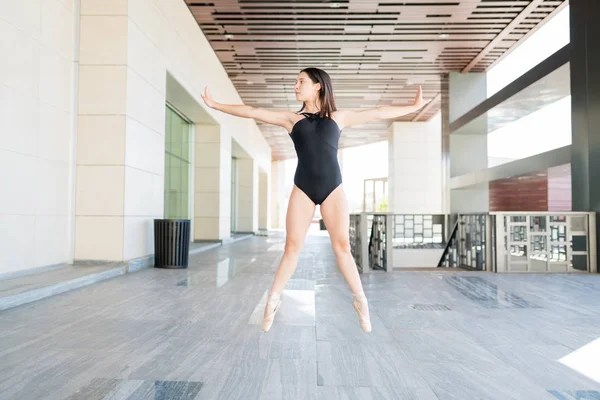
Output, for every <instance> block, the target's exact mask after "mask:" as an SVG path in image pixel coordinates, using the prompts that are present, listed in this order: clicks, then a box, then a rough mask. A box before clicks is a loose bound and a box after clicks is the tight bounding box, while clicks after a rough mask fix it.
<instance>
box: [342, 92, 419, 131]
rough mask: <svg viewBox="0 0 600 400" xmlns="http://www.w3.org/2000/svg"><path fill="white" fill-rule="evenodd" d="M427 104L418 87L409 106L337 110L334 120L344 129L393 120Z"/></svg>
mask: <svg viewBox="0 0 600 400" xmlns="http://www.w3.org/2000/svg"><path fill="white" fill-rule="evenodd" d="M427 103H428V102H426V101H424V100H423V93H422V90H421V86H419V89H418V90H417V95H416V96H415V101H414V103H413V104H411V105H409V106H383V107H377V108H371V109H368V110H362V111H353V110H339V111H337V112H336V119H337V120H338V121H339V122H340V123H341V124H343V126H344V127H346V126H351V125H358V124H362V123H364V122H369V121H374V120H378V119H393V118H398V117H401V116H403V115H408V114H411V113H413V112H415V111H418V110H419V109H421V108H422V107H423V106H424V105H425V104H427Z"/></svg>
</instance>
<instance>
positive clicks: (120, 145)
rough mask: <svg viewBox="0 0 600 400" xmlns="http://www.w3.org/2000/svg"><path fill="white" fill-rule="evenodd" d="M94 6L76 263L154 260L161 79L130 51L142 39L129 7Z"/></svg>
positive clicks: (160, 198)
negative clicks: (149, 257)
mask: <svg viewBox="0 0 600 400" xmlns="http://www.w3.org/2000/svg"><path fill="white" fill-rule="evenodd" d="M94 4H95V3H94ZM94 4H88V3H84V4H82V8H81V41H80V50H81V55H80V57H81V58H80V69H79V77H80V81H79V82H80V86H79V100H78V101H79V104H78V107H79V113H78V124H79V129H78V143H77V178H76V202H75V259H79V260H80V259H93V260H117V261H119V260H128V259H133V258H139V257H143V256H148V255H151V254H152V253H153V251H154V250H153V227H152V220H153V219H154V218H160V217H161V216H162V215H163V204H164V151H165V143H164V142H165V137H164V133H165V87H166V76H165V74H149V73H148V68H147V61H146V58H145V55H144V54H141V52H139V51H136V50H137V49H142V48H148V46H147V39H146V38H145V37H144V36H143V35H142V34H141V33H140V32H139V31H138V30H137V27H136V26H135V24H132V23H131V21H130V20H129V17H128V15H127V11H128V6H127V5H128V2H127V0H113V1H111V2H110V4H104V3H103V5H102V6H101V7H96V6H94ZM155 67H156V68H160V65H158V66H157V65H155Z"/></svg>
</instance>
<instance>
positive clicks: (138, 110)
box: [76, 0, 270, 259]
mask: <svg viewBox="0 0 600 400" xmlns="http://www.w3.org/2000/svg"><path fill="white" fill-rule="evenodd" d="M124 3H125V6H124ZM82 14H83V16H82V41H81V42H82V44H81V48H82V80H81V81H82V89H81V97H80V101H81V104H82V110H81V114H90V113H93V114H95V115H94V116H95V117H98V118H99V119H101V120H112V119H114V118H118V119H121V120H124V121H125V128H124V129H125V130H124V133H119V132H118V131H114V132H113V133H112V134H114V135H123V136H124V138H125V141H124V142H123V141H121V142H120V143H121V145H119V146H117V147H124V150H123V153H124V155H125V159H124V161H122V162H121V165H119V166H112V165H110V167H109V164H108V162H107V161H106V160H104V161H102V162H103V164H102V165H101V166H98V165H95V166H93V167H91V166H90V167H89V168H94V169H100V170H101V171H102V172H101V173H100V174H101V175H104V176H107V181H106V183H107V186H106V188H108V189H109V191H110V192H111V193H114V194H115V195H116V198H117V199H120V200H115V201H114V202H113V203H105V202H103V203H102V204H103V206H102V207H103V208H101V209H99V210H91V211H93V216H92V213H91V212H90V210H87V209H86V205H82V206H81V208H78V228H79V227H80V226H81V227H82V230H81V232H82V235H79V233H78V235H77V242H76V245H77V250H78V252H77V253H76V255H77V257H78V258H109V259H115V258H116V259H120V258H124V259H130V258H136V257H142V256H145V255H149V254H151V253H152V251H153V248H152V223H151V222H152V220H153V219H154V218H160V217H162V214H163V182H164V177H163V170H164V165H163V164H164V161H163V157H162V154H163V153H164V123H165V122H164V106H165V99H166V91H167V88H166V74H167V71H168V72H169V73H170V74H171V75H173V77H174V78H175V79H176V81H177V82H179V83H180V84H181V85H182V86H183V87H184V88H185V89H186V90H187V91H188V92H189V93H190V94H191V96H192V97H194V98H196V99H200V93H201V92H203V90H204V87H205V85H207V84H210V85H212V86H213V93H214V95H215V99H216V100H217V101H221V102H225V103H238V104H239V103H240V102H241V100H240V99H239V96H238V95H237V92H236V91H235V89H234V88H233V86H232V84H231V82H230V81H229V79H228V77H227V75H226V73H225V72H224V70H223V69H222V67H221V65H220V62H219V61H218V59H217V57H216V55H215V54H214V52H213V51H212V48H211V47H210V45H209V43H208V42H207V41H206V39H205V38H204V36H203V35H202V33H201V30H200V28H199V27H198V25H197V23H196V21H195V20H194V18H193V17H192V15H191V14H190V12H189V10H188V9H187V7H186V5H185V3H184V2H182V1H178V0H161V1H151V0H128V1H125V0H122V1H119V0H113V1H111V2H100V1H97V0H84V1H83V3H82ZM107 26H109V27H110V29H108V30H107V29H106V27H107ZM83 54H89V56H88V57H84V55H83ZM200 101H201V100H200ZM208 111H209V113H211V114H212V116H213V117H214V119H215V120H216V121H217V122H218V123H220V133H219V135H220V139H219V143H212V146H213V147H214V146H216V147H217V148H215V149H213V150H215V151H214V152H213V151H211V150H209V147H210V146H211V144H208V143H204V145H203V146H200V147H198V146H197V147H196V150H197V152H196V156H197V157H196V159H197V160H199V161H198V162H199V163H200V164H197V165H196V167H197V168H196V169H195V171H194V172H195V180H194V184H195V192H196V194H197V195H199V196H201V197H202V199H199V200H202V201H206V207H205V206H204V203H202V201H195V202H194V203H195V206H194V213H195V214H196V215H195V217H194V218H195V219H194V231H195V236H196V238H197V239H200V238H202V239H218V238H223V237H225V236H228V234H229V229H230V222H229V219H228V218H229V215H230V207H229V202H230V200H229V199H228V196H227V193H228V192H229V190H230V189H229V185H228V184H227V183H228V182H229V181H230V171H229V169H230V166H229V160H230V158H231V150H230V145H229V148H228V147H227V145H226V142H227V139H224V138H225V137H227V138H229V141H230V138H232V137H233V138H235V139H236V141H238V142H239V143H240V146H242V147H243V148H244V149H245V151H247V152H248V153H249V154H250V155H251V156H252V157H254V158H255V160H256V161H255V162H256V163H262V165H264V166H265V168H267V169H268V168H269V167H270V149H269V147H268V145H267V143H266V141H265V140H264V138H263V137H262V135H261V134H260V132H259V131H258V129H257V127H256V125H255V124H254V123H253V122H251V121H249V120H246V119H240V118H235V117H231V116H227V115H226V114H224V113H220V112H218V111H214V110H208ZM115 115H116V116H117V117H115ZM195 122H196V121H195ZM120 126H122V123H121V125H120ZM196 133H197V135H196V139H197V140H198V137H199V136H198V133H199V132H196ZM200 140H202V139H200ZM198 143H200V142H198ZM202 149H205V150H202ZM198 151H200V152H201V154H198ZM110 157H111V156H110V155H108V154H107V155H106V158H107V159H109V158H110ZM215 157H216V158H215ZM207 160H208V161H207ZM211 160H212V161H214V164H215V165H203V164H202V163H203V162H204V163H205V162H209V161H211ZM82 167H84V166H82V165H80V168H82ZM86 167H87V166H85V167H84V168H86ZM200 168H212V169H213V170H212V171H205V170H200ZM121 177H123V178H121ZM120 182H123V184H122V186H121V188H117V187H116V186H118V184H119V183H120ZM211 183H212V184H213V185H212V186H211ZM82 184H83V185H84V186H83V187H80V188H79V189H78V193H82V192H85V191H86V190H87V188H86V187H85V185H86V183H83V182H82ZM256 184H257V182H256ZM209 186H211V187H209ZM254 190H256V189H254ZM102 191H103V187H102V186H100V187H98V186H94V187H93V188H90V192H95V195H96V196H99V197H100V196H102V194H101V192H102ZM217 198H218V199H217ZM117 203H120V204H122V205H120V206H119V208H117V205H118V204H117ZM107 204H112V205H113V207H114V208H111V209H106V206H107ZM254 218H256V216H254ZM85 225H93V226H94V228H93V229H86V230H84V229H85V228H86V227H85ZM120 229H121V230H122V232H123V233H122V239H121V238H120V237H119V234H118V232H117V231H118V230H120ZM83 233H89V235H87V234H83ZM108 237H110V238H111V239H110V240H111V241H112V242H114V244H113V243H110V245H109V248H114V250H115V251H114V253H106V252H104V250H101V249H100V251H101V252H103V254H98V253H97V251H98V250H97V248H98V247H97V246H96V247H95V248H93V247H92V246H91V244H92V243H98V241H99V240H101V238H108ZM102 240H106V239H102ZM117 242H121V245H119V244H118V243H117ZM121 252H122V255H120V253H121Z"/></svg>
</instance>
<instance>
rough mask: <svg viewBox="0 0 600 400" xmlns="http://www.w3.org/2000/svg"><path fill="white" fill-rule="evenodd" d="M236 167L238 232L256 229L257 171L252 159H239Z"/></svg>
mask: <svg viewBox="0 0 600 400" xmlns="http://www.w3.org/2000/svg"><path fill="white" fill-rule="evenodd" d="M237 166H238V179H239V184H238V220H237V231H238V232H255V231H256V230H257V229H258V169H257V166H256V163H255V162H254V160H252V159H247V158H239V159H238V161H237Z"/></svg>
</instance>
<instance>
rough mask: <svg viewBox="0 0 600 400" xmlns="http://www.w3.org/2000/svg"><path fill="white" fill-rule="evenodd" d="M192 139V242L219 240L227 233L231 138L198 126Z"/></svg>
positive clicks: (212, 128) (215, 129)
mask: <svg viewBox="0 0 600 400" xmlns="http://www.w3.org/2000/svg"><path fill="white" fill-rule="evenodd" d="M195 137H196V146H195V151H196V155H195V171H194V172H195V173H194V182H195V184H194V239H196V240H216V239H223V238H225V237H228V236H229V235H230V231H231V189H230V184H231V137H230V136H228V135H227V134H225V133H222V132H221V128H220V127H219V126H214V125H212V126H211V125H200V124H198V125H196V126H195Z"/></svg>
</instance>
